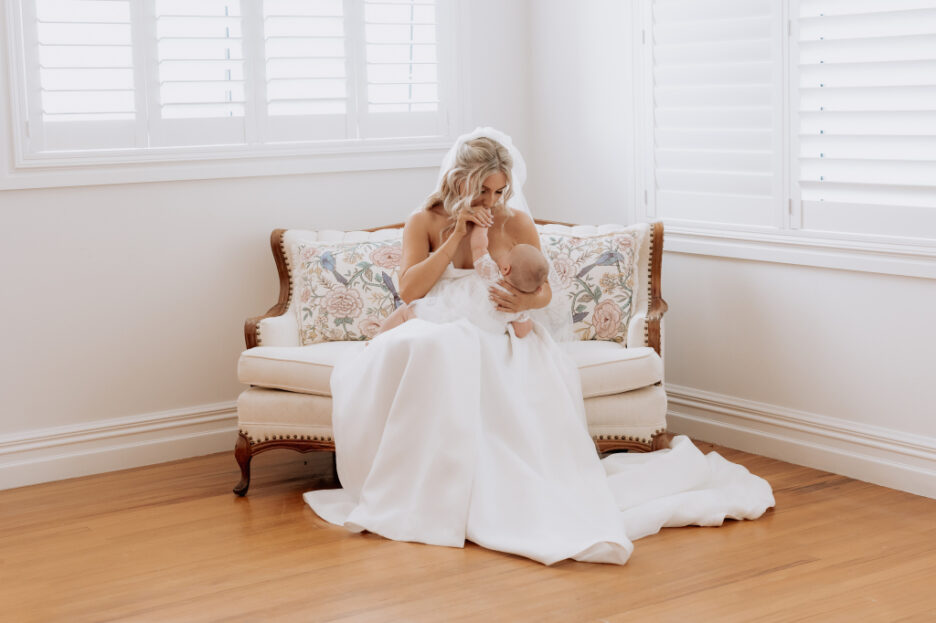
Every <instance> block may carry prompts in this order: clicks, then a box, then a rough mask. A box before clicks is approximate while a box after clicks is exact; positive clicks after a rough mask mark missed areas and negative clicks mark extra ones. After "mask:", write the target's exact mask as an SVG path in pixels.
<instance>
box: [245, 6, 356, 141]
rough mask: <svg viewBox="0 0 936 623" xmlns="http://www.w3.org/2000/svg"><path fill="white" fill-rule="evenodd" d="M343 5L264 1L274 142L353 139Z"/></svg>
mask: <svg viewBox="0 0 936 623" xmlns="http://www.w3.org/2000/svg"><path fill="white" fill-rule="evenodd" d="M346 17H347V16H346V15H345V8H344V2H342V0H263V37H264V58H265V63H264V75H265V93H266V95H265V98H264V105H265V112H266V120H265V124H266V127H265V130H264V132H263V134H264V136H266V137H267V138H268V140H270V141H274V142H286V141H305V140H322V139H345V138H353V137H354V132H353V129H352V126H351V124H350V122H349V115H352V114H353V100H351V99H350V97H349V90H350V89H349V79H348V77H349V74H350V73H352V70H353V68H352V67H350V66H349V58H348V55H347V53H346V48H347V41H346V36H345V21H346Z"/></svg>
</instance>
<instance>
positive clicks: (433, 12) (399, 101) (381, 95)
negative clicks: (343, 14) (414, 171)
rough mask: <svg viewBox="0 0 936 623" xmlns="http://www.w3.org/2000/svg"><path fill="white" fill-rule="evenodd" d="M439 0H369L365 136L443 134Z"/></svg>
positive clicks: (363, 104) (361, 109) (363, 114)
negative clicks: (438, 34)
mask: <svg viewBox="0 0 936 623" xmlns="http://www.w3.org/2000/svg"><path fill="white" fill-rule="evenodd" d="M441 4H443V3H441V2H439V3H437V2H435V0H364V32H363V35H364V59H365V75H364V77H363V80H361V81H360V82H359V84H360V87H359V88H360V91H361V94H360V95H361V96H360V97H359V99H358V101H359V115H360V121H359V123H360V128H361V130H360V131H361V136H362V137H363V138H380V137H392V136H420V135H422V136H433V135H438V134H442V133H443V132H444V125H445V110H444V105H443V101H442V97H441V94H442V92H443V89H442V87H441V85H440V81H439V62H440V57H441V56H442V54H441V50H440V48H441V46H440V42H439V41H438V40H437V32H438V28H437V26H438V24H439V12H440V9H441V8H442V7H441V6H438V5H441Z"/></svg>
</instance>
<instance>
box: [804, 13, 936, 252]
mask: <svg viewBox="0 0 936 623" xmlns="http://www.w3.org/2000/svg"><path fill="white" fill-rule="evenodd" d="M797 18H798V37H797V48H798V67H797V70H798V87H799V92H798V132H797V136H796V138H797V139H798V149H796V152H795V153H796V156H798V157H797V158H796V160H795V164H796V165H798V176H797V179H798V182H799V184H798V186H799V187H798V190H799V193H800V196H799V199H800V200H801V201H802V203H801V205H802V226H803V228H804V229H806V230H812V231H822V232H837V233H848V234H868V235H877V236H897V237H904V238H907V237H909V238H929V239H936V0H852V1H849V2H842V1H841V0H839V1H835V0H800V2H799V6H798V14H797Z"/></svg>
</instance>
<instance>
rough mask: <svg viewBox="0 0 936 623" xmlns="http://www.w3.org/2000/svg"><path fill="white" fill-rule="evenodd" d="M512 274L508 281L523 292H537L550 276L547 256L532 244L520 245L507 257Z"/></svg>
mask: <svg viewBox="0 0 936 623" xmlns="http://www.w3.org/2000/svg"><path fill="white" fill-rule="evenodd" d="M507 262H508V263H509V264H510V274H509V275H507V281H509V282H510V284H511V285H512V286H513V287H515V288H517V289H518V290H520V291H521V292H535V291H536V289H537V288H538V287H540V286H541V285H543V283H544V282H545V281H546V278H547V277H548V276H549V262H547V261H546V256H545V255H543V253H542V252H541V251H540V250H539V249H537V248H536V247H534V246H533V245H531V244H522V243H521V244H518V245H514V247H513V248H512V249H511V250H510V253H509V254H508V256H507Z"/></svg>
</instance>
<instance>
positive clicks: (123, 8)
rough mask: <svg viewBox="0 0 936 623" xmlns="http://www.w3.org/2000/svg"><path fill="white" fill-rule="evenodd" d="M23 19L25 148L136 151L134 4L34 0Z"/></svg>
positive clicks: (113, 0) (112, 0)
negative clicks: (132, 149) (134, 147)
mask: <svg viewBox="0 0 936 623" xmlns="http://www.w3.org/2000/svg"><path fill="white" fill-rule="evenodd" d="M23 22H24V23H23V34H24V38H25V48H26V50H25V55H24V60H25V64H26V66H27V72H26V84H27V91H28V95H29V96H30V97H29V98H28V101H27V107H28V117H29V122H30V133H29V134H30V141H29V149H28V151H30V152H58V151H70V150H76V149H88V148H91V149H106V148H115V147H118V148H119V147H132V146H134V145H135V141H136V127H137V126H136V124H137V120H138V117H139V115H138V111H137V110H136V102H135V97H134V94H135V85H134V69H133V48H132V40H131V25H130V3H129V1H128V0H109V1H106V2H105V1H86V2H78V1H76V0H36V2H34V3H27V6H24V7H23Z"/></svg>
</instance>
